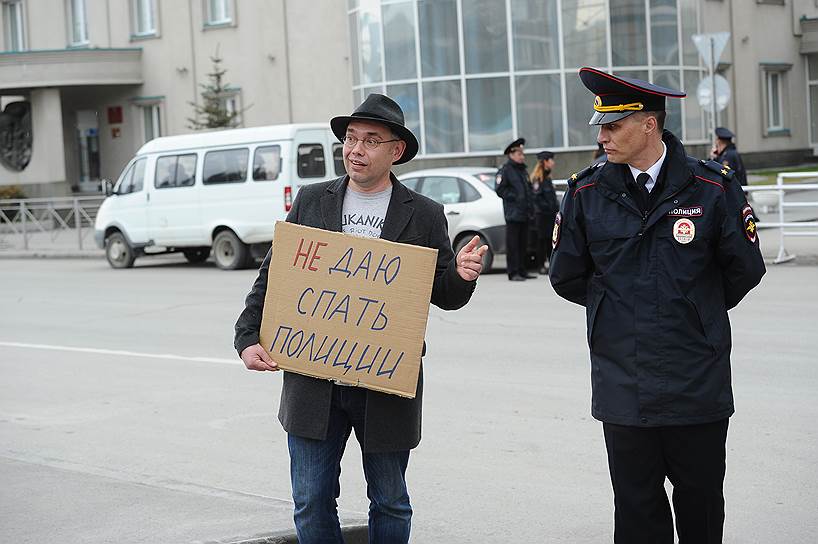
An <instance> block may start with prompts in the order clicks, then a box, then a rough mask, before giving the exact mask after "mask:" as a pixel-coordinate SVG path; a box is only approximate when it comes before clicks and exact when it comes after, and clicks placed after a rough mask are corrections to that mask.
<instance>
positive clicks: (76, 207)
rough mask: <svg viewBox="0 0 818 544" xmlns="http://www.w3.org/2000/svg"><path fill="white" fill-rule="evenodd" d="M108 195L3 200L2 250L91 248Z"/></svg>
mask: <svg viewBox="0 0 818 544" xmlns="http://www.w3.org/2000/svg"><path fill="white" fill-rule="evenodd" d="M103 200H105V197H104V196H86V197H65V198H26V199H10V200H0V250H3V249H23V250H29V249H53V248H63V249H90V248H92V247H94V241H93V232H94V221H95V219H96V216H97V210H98V209H99V207H100V205H101V204H102V201H103Z"/></svg>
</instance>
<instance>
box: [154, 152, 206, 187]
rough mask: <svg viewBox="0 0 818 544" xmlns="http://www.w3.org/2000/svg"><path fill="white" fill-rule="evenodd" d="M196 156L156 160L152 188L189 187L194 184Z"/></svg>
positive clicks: (175, 156)
mask: <svg viewBox="0 0 818 544" xmlns="http://www.w3.org/2000/svg"><path fill="white" fill-rule="evenodd" d="M195 175H196V154H190V155H169V156H166V157H159V158H158V159H156V174H155V176H154V182H153V184H154V187H157V188H158V189H167V188H172V187H190V186H192V185H193V183H194V182H195Z"/></svg>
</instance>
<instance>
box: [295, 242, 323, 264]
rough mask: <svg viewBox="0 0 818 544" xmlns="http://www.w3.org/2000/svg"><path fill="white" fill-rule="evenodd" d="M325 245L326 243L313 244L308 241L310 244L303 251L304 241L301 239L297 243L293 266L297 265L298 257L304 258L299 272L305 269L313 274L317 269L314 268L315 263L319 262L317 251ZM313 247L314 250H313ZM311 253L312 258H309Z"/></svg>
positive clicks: (319, 257)
mask: <svg viewBox="0 0 818 544" xmlns="http://www.w3.org/2000/svg"><path fill="white" fill-rule="evenodd" d="M325 245H327V243H326V242H313V241H312V240H310V244H309V245H308V246H307V249H306V250H305V249H304V239H303V238H302V239H301V240H300V241H299V242H298V249H297V250H296V252H295V258H294V259H293V266H297V265H298V260H299V258H300V257H304V262H303V263H301V270H304V268H307V269H308V270H311V271H313V272H315V271H317V270H318V267H317V266H315V261H317V260H320V259H321V256H320V255H318V250H319V249H321V247H322V246H325ZM313 247H314V248H315V249H313ZM310 253H312V256H310ZM308 261H309V262H308Z"/></svg>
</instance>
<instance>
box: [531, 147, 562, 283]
mask: <svg viewBox="0 0 818 544" xmlns="http://www.w3.org/2000/svg"><path fill="white" fill-rule="evenodd" d="M554 164H555V163H554V153H552V152H551V151H540V152H539V153H537V166H535V167H534V172H532V173H531V189H532V192H533V198H534V224H533V228H532V229H531V234H532V235H533V236H534V238H535V240H536V257H535V260H536V263H535V264H536V266H537V267H538V269H539V270H538V271H539V273H540V274H542V275H545V274H547V273H548V269H547V266H548V265H547V263H548V259H549V258H550V257H551V233H552V232H554V216H556V215H557V211H559V208H560V205H559V202H557V193H556V191H554V185H553V183H552V182H551V172H552V171H553V170H554Z"/></svg>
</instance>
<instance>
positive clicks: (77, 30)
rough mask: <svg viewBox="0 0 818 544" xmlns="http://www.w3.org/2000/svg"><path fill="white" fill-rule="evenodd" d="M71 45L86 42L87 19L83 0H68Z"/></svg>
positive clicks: (84, 43) (85, 43)
mask: <svg viewBox="0 0 818 544" xmlns="http://www.w3.org/2000/svg"><path fill="white" fill-rule="evenodd" d="M68 4H69V11H70V21H71V44H70V45H72V46H78V45H87V44H88V20H87V12H86V9H85V0H68Z"/></svg>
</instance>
